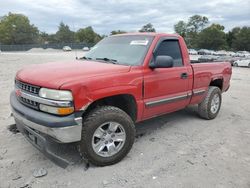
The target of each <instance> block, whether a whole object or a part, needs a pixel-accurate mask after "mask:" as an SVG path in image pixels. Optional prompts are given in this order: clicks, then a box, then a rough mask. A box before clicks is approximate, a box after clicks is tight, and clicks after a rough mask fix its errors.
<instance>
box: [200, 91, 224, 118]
mask: <svg viewBox="0 0 250 188" xmlns="http://www.w3.org/2000/svg"><path fill="white" fill-rule="evenodd" d="M220 107H221V90H220V88H218V87H214V86H210V87H209V89H208V92H207V95H206V97H205V98H204V100H203V101H202V102H201V103H200V104H199V106H198V112H199V115H200V117H202V118H204V119H208V120H209V119H214V118H215V117H216V116H217V115H218V113H219V111H220Z"/></svg>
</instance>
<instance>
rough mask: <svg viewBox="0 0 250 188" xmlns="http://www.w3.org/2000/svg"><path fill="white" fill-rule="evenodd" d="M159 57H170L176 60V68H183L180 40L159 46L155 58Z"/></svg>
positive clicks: (166, 42) (168, 41) (165, 42)
mask: <svg viewBox="0 0 250 188" xmlns="http://www.w3.org/2000/svg"><path fill="white" fill-rule="evenodd" d="M159 55H166V56H170V57H172V58H173V59H174V65H173V66H174V67H181V66H183V61H182V56H181V50H180V46H179V42H178V40H165V41H162V42H161V44H160V45H159V46H158V48H157V50H156V52H155V57H157V56H159Z"/></svg>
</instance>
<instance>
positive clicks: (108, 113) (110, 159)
mask: <svg viewBox="0 0 250 188" xmlns="http://www.w3.org/2000/svg"><path fill="white" fill-rule="evenodd" d="M134 137H135V127H134V123H133V121H132V119H131V118H130V117H129V116H128V115H127V114H126V113H125V112H124V111H122V110H121V109H119V108H116V107H113V106H102V107H99V108H97V109H95V110H93V111H92V112H90V113H89V114H88V115H87V117H86V119H85V121H84V122H83V130H82V140H81V143H80V152H81V153H82V154H83V156H84V157H85V158H87V159H88V161H89V162H90V163H92V164H94V165H97V166H106V165H111V164H114V163H117V162H119V161H120V160H122V159H123V158H124V157H125V156H126V155H127V153H128V152H129V151H130V149H131V147H132V145H133V143H134Z"/></svg>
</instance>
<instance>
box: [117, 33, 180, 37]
mask: <svg viewBox="0 0 250 188" xmlns="http://www.w3.org/2000/svg"><path fill="white" fill-rule="evenodd" d="M126 35H143V36H145V35H146V36H159V37H162V36H166V37H179V35H178V34H168V33H155V32H134V33H123V34H117V35H113V36H126Z"/></svg>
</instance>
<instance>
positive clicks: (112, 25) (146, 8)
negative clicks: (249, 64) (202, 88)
mask: <svg viewBox="0 0 250 188" xmlns="http://www.w3.org/2000/svg"><path fill="white" fill-rule="evenodd" d="M8 12H13V13H22V14H25V15H26V16H28V17H29V19H30V21H31V23H32V24H34V25H36V26H37V27H38V28H39V29H40V30H41V31H46V32H48V33H53V32H56V31H57V27H58V25H59V22H60V21H63V22H64V23H66V24H68V25H69V26H70V27H71V29H72V30H77V29H79V28H80V27H86V26H92V27H93V28H94V30H95V31H96V32H98V33H100V34H109V33H110V31H111V30H117V29H121V30H125V31H137V30H138V29H140V28H141V26H142V25H144V24H146V23H149V22H150V23H152V24H153V25H154V27H155V28H156V30H157V31H158V32H173V25H174V24H175V23H176V22H178V21H179V20H184V21H187V19H188V17H190V16H192V15H194V14H200V15H204V16H207V17H208V18H209V21H210V22H213V23H219V24H222V25H224V26H225V27H226V30H230V29H231V28H233V27H235V26H244V25H247V26H250V0H206V1H201V0H175V1H170V0H119V1H118V0H99V1H97V0H0V16H2V15H5V14H7V13H8Z"/></svg>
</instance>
